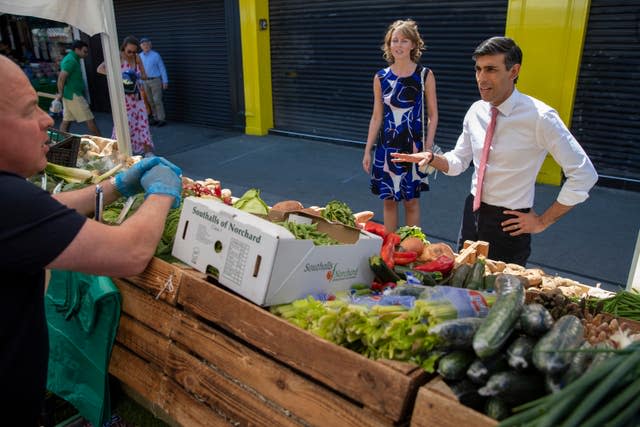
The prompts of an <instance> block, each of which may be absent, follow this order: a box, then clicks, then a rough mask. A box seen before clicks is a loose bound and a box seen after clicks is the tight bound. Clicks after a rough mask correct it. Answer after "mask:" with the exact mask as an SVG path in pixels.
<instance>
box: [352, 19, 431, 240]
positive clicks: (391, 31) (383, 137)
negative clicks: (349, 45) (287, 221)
mask: <svg viewBox="0 0 640 427" xmlns="http://www.w3.org/2000/svg"><path fill="white" fill-rule="evenodd" d="M381 49H382V50H383V52H384V54H383V57H384V58H385V59H386V60H387V62H388V63H389V66H388V67H387V68H384V69H382V70H380V71H378V72H377V73H376V74H375V76H374V78H373V94H374V104H373V113H372V115H371V121H370V123H369V134H368V136H367V144H366V147H365V151H364V156H363V158H362V167H363V168H364V170H365V172H367V173H371V192H372V193H373V194H376V195H378V196H379V197H380V199H382V200H383V204H384V206H383V212H384V226H385V228H386V229H387V231H389V232H391V231H395V230H396V229H397V228H398V204H399V202H400V201H403V202H404V209H405V224H406V225H410V226H413V225H419V224H420V204H419V197H420V192H422V191H428V190H429V184H428V175H427V174H426V173H422V172H420V171H419V170H418V167H417V165H414V164H412V163H403V164H397V163H393V162H392V161H391V153H396V152H400V153H416V152H420V151H424V150H432V149H433V147H434V138H435V133H436V127H437V126H438V101H437V98H436V80H435V76H434V75H433V72H432V71H431V70H429V69H428V68H426V67H423V66H422V65H420V64H419V60H420V56H421V55H422V50H424V41H423V40H422V38H421V37H420V33H419V32H418V26H417V24H416V23H415V21H413V20H398V21H395V22H394V23H392V24H391V25H390V26H389V28H388V30H387V33H386V36H385V38H384V44H383V45H382V47H381ZM424 106H426V110H425V108H423V107H424ZM425 113H426V118H427V120H426V122H425ZM425 129H426V132H425ZM425 134H426V135H425ZM376 140H378V142H377V145H376V148H375V152H374V154H373V158H372V155H371V151H372V148H373V145H374V143H375V142H376Z"/></svg>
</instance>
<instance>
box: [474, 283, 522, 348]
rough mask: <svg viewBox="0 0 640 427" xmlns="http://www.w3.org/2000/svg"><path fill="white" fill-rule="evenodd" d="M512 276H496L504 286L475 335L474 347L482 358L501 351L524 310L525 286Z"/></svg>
mask: <svg viewBox="0 0 640 427" xmlns="http://www.w3.org/2000/svg"><path fill="white" fill-rule="evenodd" d="M512 277H514V276H509V275H507V274H501V275H499V276H498V277H497V278H496V283H498V282H502V283H503V288H502V289H501V291H500V293H498V298H497V299H496V302H495V303H494V304H493V307H491V308H490V309H489V314H488V315H487V317H486V319H485V321H484V322H483V323H482V325H480V327H479V328H478V332H476V335H475V336H474V337H473V349H474V350H475V352H476V354H477V355H478V357H480V358H486V357H491V356H493V355H494V354H496V353H498V352H499V351H500V349H501V348H502V346H503V344H504V343H505V342H506V341H507V338H509V335H511V332H512V331H513V327H514V325H515V323H516V320H518V318H519V317H520V313H521V312H522V307H523V306H524V286H523V284H522V282H521V281H519V280H515V279H513V278H512ZM516 279H517V278H516ZM507 285H508V286H507Z"/></svg>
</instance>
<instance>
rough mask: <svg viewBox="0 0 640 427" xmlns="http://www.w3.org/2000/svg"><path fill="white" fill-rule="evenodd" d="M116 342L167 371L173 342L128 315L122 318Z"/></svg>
mask: <svg viewBox="0 0 640 427" xmlns="http://www.w3.org/2000/svg"><path fill="white" fill-rule="evenodd" d="M116 341H117V342H119V343H120V344H122V345H123V346H125V347H127V348H128V349H129V350H131V351H132V352H134V353H135V354H136V355H138V356H139V357H141V358H142V359H144V360H146V361H149V362H152V363H154V364H155V365H156V366H158V367H160V368H161V369H165V367H166V366H167V359H168V356H169V346H170V345H171V340H170V339H169V338H167V337H164V336H162V335H160V334H158V333H156V332H153V331H152V330H151V329H149V328H148V327H146V326H144V325H143V324H142V323H140V322H138V321H136V320H135V319H133V318H132V317H129V316H127V315H126V314H123V315H122V316H120V327H119V328H118V334H117V335H116Z"/></svg>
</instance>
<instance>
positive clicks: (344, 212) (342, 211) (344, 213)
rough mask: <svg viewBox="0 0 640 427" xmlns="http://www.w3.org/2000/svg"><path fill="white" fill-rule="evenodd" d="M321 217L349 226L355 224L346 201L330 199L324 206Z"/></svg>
mask: <svg viewBox="0 0 640 427" xmlns="http://www.w3.org/2000/svg"><path fill="white" fill-rule="evenodd" d="M321 215H322V217H323V218H325V219H328V220H329V221H333V222H339V223H342V224H344V225H348V226H351V227H355V226H356V221H355V218H354V217H353V212H352V211H351V208H350V207H349V206H347V204H346V203H344V202H341V201H339V200H332V201H330V202H329V203H327V205H326V206H325V207H324V210H323V211H322V213H321Z"/></svg>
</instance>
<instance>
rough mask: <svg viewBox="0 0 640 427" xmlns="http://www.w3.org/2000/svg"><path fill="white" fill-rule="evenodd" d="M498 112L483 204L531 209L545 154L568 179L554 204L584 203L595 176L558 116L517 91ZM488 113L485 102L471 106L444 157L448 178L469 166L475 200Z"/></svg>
mask: <svg viewBox="0 0 640 427" xmlns="http://www.w3.org/2000/svg"><path fill="white" fill-rule="evenodd" d="M497 108H498V111H499V113H498V117H497V119H496V120H497V121H496V129H495V132H494V134H493V142H492V143H491V150H490V151H489V159H488V161H487V168H486V170H485V175H484V183H483V187H482V201H483V202H484V203H487V204H490V205H494V206H501V207H505V208H509V209H523V208H530V207H532V206H533V199H534V195H535V181H536V176H537V175H538V172H539V170H540V167H541V166H542V162H543V161H544V159H545V156H546V155H547V152H549V153H551V155H552V156H553V158H554V159H555V161H556V162H558V164H559V165H560V166H561V167H562V170H563V171H564V174H565V176H566V177H567V180H566V181H565V183H564V184H563V185H562V189H561V190H560V194H559V195H558V198H557V201H558V202H559V203H561V204H563V205H567V206H574V205H576V204H578V203H581V202H583V201H585V200H586V199H587V197H589V190H590V189H591V187H593V185H594V184H595V183H596V181H597V180H598V174H597V173H596V171H595V169H594V167H593V164H592V163H591V160H589V157H587V154H586V153H585V151H584V150H583V149H582V147H581V146H580V144H578V141H576V139H575V138H574V137H573V135H571V132H569V129H567V127H566V126H565V125H564V123H563V122H562V120H561V119H560V116H558V113H557V112H556V111H555V110H554V109H553V108H551V107H549V106H548V105H546V104H545V103H543V102H541V101H539V100H537V99H535V98H532V97H530V96H528V95H525V94H522V93H520V92H518V91H517V90H516V89H514V91H513V93H512V94H511V96H509V98H507V100H505V101H504V102H503V103H502V104H500V105H499V106H498V107H497ZM490 110H491V104H489V103H488V102H485V101H482V100H480V101H477V102H475V103H474V104H473V105H472V106H471V108H469V111H467V114H466V116H465V118H464V122H463V130H462V134H461V135H460V137H459V138H458V141H457V143H456V146H455V148H454V149H453V150H452V151H449V152H447V153H445V154H444V156H445V158H446V159H447V161H448V163H449V171H448V172H447V175H452V176H455V175H459V174H461V173H462V172H464V171H465V170H466V169H467V168H468V167H469V165H470V164H471V161H472V160H473V165H474V167H475V170H474V172H473V177H472V178H471V194H473V195H475V194H476V182H477V179H478V174H477V171H478V167H479V166H480V157H481V156H482V146H483V144H484V137H485V133H486V129H487V126H488V125H489V121H490V119H491V112H490Z"/></svg>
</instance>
